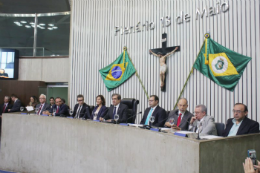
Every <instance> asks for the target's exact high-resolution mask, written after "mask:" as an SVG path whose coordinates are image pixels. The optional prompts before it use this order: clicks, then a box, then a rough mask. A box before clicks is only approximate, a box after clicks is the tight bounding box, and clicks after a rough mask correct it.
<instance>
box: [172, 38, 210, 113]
mask: <svg viewBox="0 0 260 173" xmlns="http://www.w3.org/2000/svg"><path fill="white" fill-rule="evenodd" d="M206 39H207V38H205V39H204V42H203V44H202V46H201V48H200V51H201V49H202V47H203V46H204V44H205V40H206ZM200 51H199V53H198V55H197V57H196V59H195V61H194V63H193V65H192V67H191V70H190V73H189V76H188V77H187V79H186V82H185V84H184V86H183V87H182V90H181V93H180V95H179V97H178V98H177V101H176V103H175V105H174V108H173V110H174V109H175V108H176V106H177V104H178V102H179V100H180V98H181V95H182V93H183V91H184V89H185V87H186V85H187V83H188V81H189V79H190V76H191V73H193V66H194V64H195V62H196V60H197V58H198V56H199V54H200Z"/></svg>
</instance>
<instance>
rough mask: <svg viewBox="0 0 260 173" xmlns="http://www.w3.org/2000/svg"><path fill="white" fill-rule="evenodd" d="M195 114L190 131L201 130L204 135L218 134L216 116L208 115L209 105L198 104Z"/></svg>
mask: <svg viewBox="0 0 260 173" xmlns="http://www.w3.org/2000/svg"><path fill="white" fill-rule="evenodd" d="M194 114H195V116H194V117H192V118H191V120H190V126H189V130H190V131H193V132H196V133H198V132H200V134H202V135H216V136H217V129H216V125H215V121H214V117H212V116H210V115H207V107H206V106H205V105H197V106H196V108H195V111H194Z"/></svg>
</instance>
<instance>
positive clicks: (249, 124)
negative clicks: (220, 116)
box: [223, 103, 259, 137]
mask: <svg viewBox="0 0 260 173" xmlns="http://www.w3.org/2000/svg"><path fill="white" fill-rule="evenodd" d="M233 115H234V118H230V119H228V120H227V125H226V129H225V130H224V132H223V136H225V137H226V136H236V135H244V134H250V133H259V123H258V122H256V121H254V120H251V119H249V118H247V115H248V109H247V106H246V105H244V104H243V103H236V104H235V106H234V108H233Z"/></svg>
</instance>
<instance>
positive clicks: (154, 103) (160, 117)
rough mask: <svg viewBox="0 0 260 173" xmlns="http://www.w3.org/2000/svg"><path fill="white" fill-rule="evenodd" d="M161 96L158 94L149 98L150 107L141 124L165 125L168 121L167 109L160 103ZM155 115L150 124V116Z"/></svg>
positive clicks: (145, 112)
mask: <svg viewBox="0 0 260 173" xmlns="http://www.w3.org/2000/svg"><path fill="white" fill-rule="evenodd" d="M158 103H159V98H158V97H157V96H156V95H151V96H150V98H149V106H150V107H149V108H147V109H146V110H145V111H144V116H143V118H142V120H141V122H140V124H144V125H151V126H156V127H163V126H164V123H165V121H166V118H167V117H166V111H165V110H164V109H163V108H161V107H160V106H159V105H158ZM152 116H153V117H154V122H153V123H152V124H150V118H151V117H152Z"/></svg>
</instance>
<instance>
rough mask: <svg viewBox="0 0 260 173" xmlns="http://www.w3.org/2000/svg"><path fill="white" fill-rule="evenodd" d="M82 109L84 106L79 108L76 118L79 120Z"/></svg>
mask: <svg viewBox="0 0 260 173" xmlns="http://www.w3.org/2000/svg"><path fill="white" fill-rule="evenodd" d="M81 107H82V106H81V105H80V106H79V108H78V111H77V115H76V118H79V116H80V111H81Z"/></svg>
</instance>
